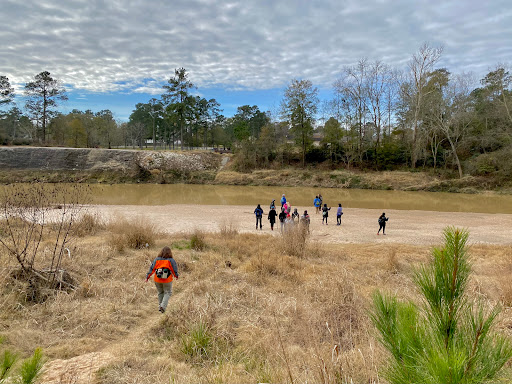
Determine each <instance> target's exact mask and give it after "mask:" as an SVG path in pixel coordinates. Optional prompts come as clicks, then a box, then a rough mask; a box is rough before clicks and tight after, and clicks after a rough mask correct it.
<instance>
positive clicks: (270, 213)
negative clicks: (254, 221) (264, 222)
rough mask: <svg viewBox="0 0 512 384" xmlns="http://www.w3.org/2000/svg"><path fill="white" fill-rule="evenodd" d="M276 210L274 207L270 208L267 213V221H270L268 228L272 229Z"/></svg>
mask: <svg viewBox="0 0 512 384" xmlns="http://www.w3.org/2000/svg"><path fill="white" fill-rule="evenodd" d="M276 217H277V212H276V208H275V207H274V208H272V209H271V210H270V212H269V213H268V221H270V229H271V230H274V224H275V223H276Z"/></svg>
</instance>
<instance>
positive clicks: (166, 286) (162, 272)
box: [146, 247, 179, 313]
mask: <svg viewBox="0 0 512 384" xmlns="http://www.w3.org/2000/svg"><path fill="white" fill-rule="evenodd" d="M153 273H154V274H155V277H154V280H155V286H156V290H157V292H158V310H159V311H160V312H162V313H164V312H165V309H166V308H167V303H168V302H169V298H170V297H171V295H172V279H173V276H174V277H175V278H176V279H178V276H179V275H178V265H177V264H176V261H174V259H173V257H172V252H171V248H169V247H163V248H162V250H161V251H160V253H158V256H157V257H156V258H155V260H153V262H152V263H151V266H150V267H149V271H148V273H147V274H146V282H147V281H148V280H149V278H150V277H151V275H152V274H153Z"/></svg>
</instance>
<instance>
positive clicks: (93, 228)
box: [73, 213, 105, 237]
mask: <svg viewBox="0 0 512 384" xmlns="http://www.w3.org/2000/svg"><path fill="white" fill-rule="evenodd" d="M102 229H105V223H104V222H103V221H102V220H101V218H100V217H99V216H98V215H97V214H91V213H85V214H83V215H82V216H81V217H80V218H79V219H78V220H77V221H76V222H75V223H74V225H73V234H74V235H75V236H79V237H83V236H86V235H94V234H95V233H97V232H98V231H100V230H102Z"/></svg>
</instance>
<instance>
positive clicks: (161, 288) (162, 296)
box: [155, 281, 172, 310]
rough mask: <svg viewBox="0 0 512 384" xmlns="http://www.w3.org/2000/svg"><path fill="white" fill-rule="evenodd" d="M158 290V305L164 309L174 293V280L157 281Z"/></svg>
mask: <svg viewBox="0 0 512 384" xmlns="http://www.w3.org/2000/svg"><path fill="white" fill-rule="evenodd" d="M155 286H156V290H157V292H158V305H160V306H161V307H162V308H163V309H164V310H165V309H166V308H167V303H168V302H169V298H170V297H171V295H172V281H171V282H169V283H157V282H155Z"/></svg>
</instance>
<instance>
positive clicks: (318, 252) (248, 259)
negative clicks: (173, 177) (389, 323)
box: [0, 220, 512, 384]
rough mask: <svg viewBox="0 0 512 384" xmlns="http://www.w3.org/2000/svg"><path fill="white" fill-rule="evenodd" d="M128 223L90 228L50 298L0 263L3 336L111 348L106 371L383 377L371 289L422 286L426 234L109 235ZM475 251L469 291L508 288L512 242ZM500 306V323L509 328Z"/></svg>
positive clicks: (28, 345)
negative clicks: (165, 290)
mask: <svg viewBox="0 0 512 384" xmlns="http://www.w3.org/2000/svg"><path fill="white" fill-rule="evenodd" d="M127 226H128V224H126V222H125V221H124V220H120V221H119V222H118V223H109V224H108V225H107V226H106V228H105V229H103V230H99V231H97V232H94V231H93V232H92V233H91V234H86V235H84V236H83V237H81V238H80V239H79V241H78V242H77V243H75V244H74V247H73V249H72V252H71V257H70V258H68V257H67V258H65V260H64V262H63V263H64V267H65V268H66V269H67V270H68V271H69V273H70V274H71V275H72V276H73V277H74V278H75V279H76V281H77V284H78V286H79V288H78V289H76V290H73V291H70V292H59V293H58V294H57V295H55V296H54V297H52V298H51V299H49V300H47V301H46V302H45V303H44V304H34V303H30V302H26V301H24V300H23V299H22V297H21V295H20V294H19V292H17V290H16V288H15V284H16V282H15V281H13V280H12V278H11V277H10V276H9V275H8V274H4V273H0V337H3V338H4V339H5V341H4V343H5V344H6V345H8V346H9V347H12V348H14V349H16V351H18V352H19V353H22V354H27V355H28V354H29V353H30V352H31V351H32V350H33V349H34V347H36V346H41V347H42V348H43V350H44V353H45V355H46V356H48V357H49V358H50V359H51V360H52V359H66V358H71V357H75V356H82V355H84V356H85V355H86V354H87V353H91V352H100V351H101V352H105V353H107V352H108V353H109V354H111V355H112V356H113V360H112V361H109V362H106V363H105V365H104V366H101V367H100V366H98V373H97V375H96V376H97V378H96V381H97V382H98V383H127V382H129V383H152V384H154V383H167V382H172V383H177V384H184V383H190V382H194V383H211V382H222V383H248V382H251V383H254V382H291V381H292V380H293V382H294V383H311V382H313V383H325V384H330V383H360V382H365V383H384V381H383V380H382V379H380V376H379V372H380V371H379V367H380V366H381V365H382V363H383V362H384V361H385V360H386V358H387V356H386V355H385V354H384V351H383V350H382V349H381V347H380V346H379V345H378V344H377V342H376V338H375V333H374V330H373V328H372V326H371V324H370V322H369V320H368V316H367V311H368V308H369V305H370V302H371V300H370V297H371V294H372V292H373V291H374V290H375V289H376V288H377V287H378V288H379V289H381V290H390V291H400V292H401V293H403V294H404V295H406V296H407V295H408V296H411V297H416V296H417V293H416V292H415V291H414V290H413V289H412V287H413V285H412V282H411V271H412V269H413V268H414V266H416V265H418V264H419V263H421V262H424V261H425V260H426V259H427V257H428V254H429V250H428V248H427V247H420V246H417V247H416V246H410V245H408V246H405V245H398V244H397V245H394V246H393V248H389V246H388V245H386V244H338V245H329V244H323V245H320V244H318V243H315V242H313V241H311V239H310V238H307V239H305V240H303V243H302V245H301V247H302V248H301V247H299V248H298V251H297V249H296V248H293V249H291V250H290V248H288V246H287V245H285V244H284V243H286V240H288V241H292V242H293V241H295V242H299V240H300V239H303V238H299V239H296V238H291V237H286V236H292V235H296V234H293V233H290V234H288V235H285V236H283V237H279V236H276V237H274V236H270V235H264V234H252V233H233V234H231V235H230V236H226V235H225V234H222V233H202V234H201V237H202V241H204V243H205V244H207V246H206V247H204V248H203V249H202V251H200V252H198V251H196V250H194V249H193V247H192V246H191V237H192V235H193V234H184V235H174V236H172V237H169V236H166V237H163V236H161V235H158V233H154V234H153V240H154V246H152V247H149V248H142V249H136V248H131V247H128V246H127V245H124V252H123V253H122V254H120V253H119V252H118V251H117V250H116V249H115V248H113V247H112V246H111V245H110V244H111V238H112V237H113V236H115V235H121V234H122V231H124V229H126V228H127ZM138 228H139V229H138V231H139V232H143V233H146V232H147V229H146V227H145V226H144V225H142V226H139V227H138ZM125 241H126V240H124V241H123V244H126V243H125ZM164 245H168V246H171V247H172V249H173V255H174V258H175V259H176V261H177V262H178V265H179V267H180V279H179V280H177V281H174V282H173V296H172V297H171V299H170V302H169V306H168V309H167V311H166V313H165V314H164V315H162V314H161V313H159V312H158V303H157V298H156V289H155V287H154V285H153V284H152V283H151V282H148V283H145V282H144V277H145V273H146V271H147V268H148V267H149V264H150V263H151V261H152V260H153V258H154V257H155V256H156V255H157V253H158V251H159V250H160V249H161V247H163V246H164ZM473 252H474V260H475V276H476V278H475V281H473V282H472V284H473V287H474V291H475V292H478V294H480V295H482V297H483V298H485V299H487V300H489V301H495V302H496V301H499V300H504V299H503V297H504V292H505V289H504V286H503V285H502V282H501V280H500V279H502V278H504V277H505V275H506V273H508V272H507V271H509V270H507V269H506V268H505V266H507V265H512V264H511V259H510V253H509V252H510V249H509V248H506V247H482V246H475V247H474V249H473ZM503 302H505V301H503ZM504 314H505V318H504V319H503V320H502V322H501V323H500V326H501V327H502V331H503V332H505V333H510V329H511V328H510V324H509V322H507V320H506V316H507V314H508V312H507V311H505V313H504ZM69 377H72V376H69Z"/></svg>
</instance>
